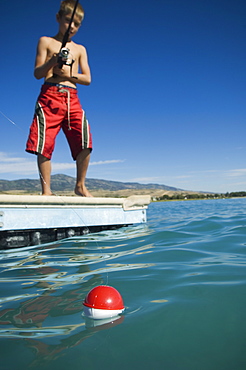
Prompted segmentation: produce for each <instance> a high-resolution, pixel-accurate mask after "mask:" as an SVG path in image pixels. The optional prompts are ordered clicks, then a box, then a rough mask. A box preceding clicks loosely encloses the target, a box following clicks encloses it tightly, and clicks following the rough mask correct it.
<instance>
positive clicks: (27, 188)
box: [0, 174, 181, 193]
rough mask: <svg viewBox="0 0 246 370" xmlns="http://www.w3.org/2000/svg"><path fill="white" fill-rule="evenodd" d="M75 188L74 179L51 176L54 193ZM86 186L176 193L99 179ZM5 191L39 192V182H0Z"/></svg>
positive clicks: (156, 186) (157, 186) (0, 187)
mask: <svg viewBox="0 0 246 370" xmlns="http://www.w3.org/2000/svg"><path fill="white" fill-rule="evenodd" d="M74 186H75V178H74V177H71V176H67V175H62V174H58V175H53V176H51V187H52V190H53V191H54V192H56V191H67V192H69V191H73V189H74ZM86 186H87V187H88V189H90V191H98V190H103V191H118V190H125V189H136V190H141V189H150V190H152V189H159V190H170V191H178V190H181V189H177V188H174V187H171V186H167V185H160V184H139V183H137V182H119V181H107V180H100V179H87V180H86ZM7 191H23V192H28V193H33V192H34V193H35V192H40V191H41V186H40V181H39V180H32V179H20V180H11V181H8V180H0V192H7Z"/></svg>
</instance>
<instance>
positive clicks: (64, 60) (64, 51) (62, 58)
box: [53, 0, 79, 77]
mask: <svg viewBox="0 0 246 370" xmlns="http://www.w3.org/2000/svg"><path fill="white" fill-rule="evenodd" d="M78 3H79V0H77V1H76V3H75V5H74V8H73V13H72V16H71V19H70V22H69V25H68V28H67V30H66V32H65V33H64V36H63V39H62V45H61V49H60V51H59V54H58V67H59V68H60V69H61V68H62V66H63V65H64V64H66V65H70V68H71V73H72V64H73V63H74V60H72V61H70V60H69V59H68V58H69V52H70V49H69V48H66V44H67V42H68V38H69V33H70V29H71V25H72V22H73V19H74V15H75V12H76V9H77V6H78ZM56 76H57V75H55V74H54V75H53V77H56Z"/></svg>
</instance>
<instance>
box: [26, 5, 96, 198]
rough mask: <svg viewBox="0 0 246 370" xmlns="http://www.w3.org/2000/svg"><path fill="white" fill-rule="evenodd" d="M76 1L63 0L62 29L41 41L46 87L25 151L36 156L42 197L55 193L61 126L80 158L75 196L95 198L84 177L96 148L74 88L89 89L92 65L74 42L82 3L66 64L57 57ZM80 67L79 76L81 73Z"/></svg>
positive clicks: (40, 68) (39, 60)
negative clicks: (53, 162) (53, 167)
mask: <svg viewBox="0 0 246 370" xmlns="http://www.w3.org/2000/svg"><path fill="white" fill-rule="evenodd" d="M74 6H75V1H74V0H64V1H62V2H61V6H60V10H59V12H58V14H57V15H56V19H57V22H58V24H59V31H58V33H57V35H56V36H54V37H46V36H44V37H41V38H40V40H39V42H38V46H37V54H36V61H35V69H34V76H35V77H36V78H37V79H41V78H44V84H43V86H42V88H41V93H40V95H39V97H38V101H37V103H36V108H35V114H34V119H33V122H32V125H31V127H30V133H29V137H28V140H27V144H26V151H27V152H29V153H34V154H36V155H37V163H38V169H39V174H40V181H41V185H42V195H52V192H51V189H50V175H51V156H52V152H53V150H54V145H55V138H56V136H57V134H58V132H59V131H60V129H61V128H62V130H63V132H64V133H65V135H66V138H67V140H68V144H69V146H70V150H71V154H72V157H73V159H74V160H76V168H77V179H76V186H75V189H74V192H75V194H76V195H81V196H86V197H89V196H92V195H91V194H90V192H89V191H88V190H87V188H86V186H85V177H86V172H87V168H88V165H89V161H90V153H91V150H92V138H91V134H90V127H89V124H88V121H87V120H86V117H85V112H84V111H83V109H82V108H81V105H80V103H79V99H78V95H77V89H76V84H77V83H78V84H81V85H89V84H90V82H91V74H90V67H89V65H88V59H87V53H86V49H85V47H84V46H82V45H79V44H75V43H74V42H73V41H72V40H71V39H72V37H73V36H74V35H75V34H76V33H77V31H78V29H79V27H80V25H81V22H82V20H83V18H84V10H83V8H82V6H81V5H80V4H78V5H77V8H76V12H75V15H74V18H73V21H72V23H71V28H70V32H69V37H68V42H67V44H66V45H65V48H66V49H67V51H66V53H65V54H68V55H67V56H65V59H64V61H65V62H62V63H65V64H62V65H61V64H59V63H58V62H59V60H60V59H58V56H59V52H60V49H61V44H62V41H63V36H64V34H65V32H66V30H67V28H68V26H69V23H70V20H71V17H72V13H73V9H74ZM79 69H80V71H81V72H79Z"/></svg>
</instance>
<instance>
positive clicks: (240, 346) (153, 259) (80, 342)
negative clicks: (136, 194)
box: [0, 199, 246, 370]
mask: <svg viewBox="0 0 246 370" xmlns="http://www.w3.org/2000/svg"><path fill="white" fill-rule="evenodd" d="M147 215H148V223H147V224H146V225H141V226H135V227H128V228H123V229H119V230H117V231H108V232H101V233H98V234H90V235H86V236H83V237H80V238H75V239H69V240H65V241H62V242H56V243H51V244H46V245H41V246H37V247H31V248H30V247H29V248H22V249H15V250H9V251H0V272H1V273H0V284H1V285H0V286H1V294H0V353H1V357H0V369H1V370H15V369H18V370H20V369H29V368H30V369H52V370H56V369H71V370H77V369H86V370H91V369H92V370H94V369H95V370H98V369H107V370H108V369H117V370H121V369H122V370H123V369H134V370H135V369H136V370H140V369H141V370H145V369H146V370H149V369H167V370H245V369H246V199H227V200H202V201H179V202H162V203H152V204H150V206H149V209H148V213H147ZM101 284H107V285H111V286H113V287H115V288H116V289H117V290H118V291H119V292H120V293H121V295H122V297H123V300H124V303H125V307H126V310H125V312H124V314H123V315H122V316H121V318H119V319H117V320H115V321H113V322H111V323H103V324H102V325H98V324H99V323H98V322H95V321H93V320H88V319H87V320H86V318H85V317H84V316H83V304H82V303H83V300H84V298H85V296H86V294H87V293H88V292H89V291H90V289H91V288H93V287H95V286H97V285H101Z"/></svg>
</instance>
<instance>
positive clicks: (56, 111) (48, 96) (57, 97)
mask: <svg viewBox="0 0 246 370" xmlns="http://www.w3.org/2000/svg"><path fill="white" fill-rule="evenodd" d="M61 128H62V130H63V132H64V134H65V135H66V138H67V141H68V144H69V147H70V150H71V154H72V157H73V159H74V160H75V159H76V158H77V155H78V154H79V153H80V152H81V151H82V150H83V149H92V137H91V133H90V126H89V123H88V121H87V119H86V116H85V112H84V110H83V109H82V107H81V105H80V102H79V98H78V94H77V89H73V88H71V87H68V86H64V85H56V86H53V85H51V84H48V83H46V84H44V85H43V86H42V88H41V93H40V95H39V97H38V100H37V103H36V107H35V114H34V118H33V122H32V125H31V127H30V133H29V137H28V140H27V144H26V151H27V152H29V153H34V154H42V155H43V156H44V157H46V158H48V159H51V156H52V153H53V150H54V146H55V138H56V136H57V134H58V132H59V131H60V129H61Z"/></svg>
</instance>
